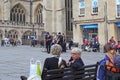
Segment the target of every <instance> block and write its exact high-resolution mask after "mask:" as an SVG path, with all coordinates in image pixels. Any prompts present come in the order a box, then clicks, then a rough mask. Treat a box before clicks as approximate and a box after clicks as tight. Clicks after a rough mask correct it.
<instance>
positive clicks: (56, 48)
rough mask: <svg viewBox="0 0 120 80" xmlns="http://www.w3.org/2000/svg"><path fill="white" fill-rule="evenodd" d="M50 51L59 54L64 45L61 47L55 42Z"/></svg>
mask: <svg viewBox="0 0 120 80" xmlns="http://www.w3.org/2000/svg"><path fill="white" fill-rule="evenodd" d="M50 52H51V53H52V54H53V55H57V56H59V55H60V53H61V52H62V47H61V46H60V45H59V44H54V45H52V46H51V50H50Z"/></svg>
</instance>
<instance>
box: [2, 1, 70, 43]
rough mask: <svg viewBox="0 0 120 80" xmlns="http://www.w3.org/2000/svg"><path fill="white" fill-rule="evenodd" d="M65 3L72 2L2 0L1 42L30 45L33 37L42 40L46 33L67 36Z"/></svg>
mask: <svg viewBox="0 0 120 80" xmlns="http://www.w3.org/2000/svg"><path fill="white" fill-rule="evenodd" d="M65 1H72V0H0V2H1V3H0V40H2V39H4V38H9V39H14V40H20V41H21V42H22V43H23V44H30V42H31V37H32V38H36V39H37V40H41V39H42V38H43V35H44V33H45V32H46V31H48V32H50V33H53V32H54V33H58V32H61V33H64V34H66V20H68V19H66V7H68V6H67V5H66V4H67V3H66V2H65ZM65 3H66V4H65ZM70 17H72V15H71V16H70ZM71 27H72V25H71ZM71 31H72V29H71ZM71 31H70V32H71ZM68 33H69V32H68Z"/></svg>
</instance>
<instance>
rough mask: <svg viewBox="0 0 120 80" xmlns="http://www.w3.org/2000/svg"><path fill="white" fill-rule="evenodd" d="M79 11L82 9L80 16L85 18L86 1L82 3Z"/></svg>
mask: <svg viewBox="0 0 120 80" xmlns="http://www.w3.org/2000/svg"><path fill="white" fill-rule="evenodd" d="M79 9H80V16H84V15H85V3H84V0H82V1H80V3H79Z"/></svg>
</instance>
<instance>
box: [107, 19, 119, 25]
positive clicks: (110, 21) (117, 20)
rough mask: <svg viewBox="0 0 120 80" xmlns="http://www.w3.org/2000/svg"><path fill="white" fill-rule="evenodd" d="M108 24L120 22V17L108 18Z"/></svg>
mask: <svg viewBox="0 0 120 80" xmlns="http://www.w3.org/2000/svg"><path fill="white" fill-rule="evenodd" d="M107 22H108V24H110V23H117V22H120V19H114V20H107Z"/></svg>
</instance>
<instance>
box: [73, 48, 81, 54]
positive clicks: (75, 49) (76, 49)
mask: <svg viewBox="0 0 120 80" xmlns="http://www.w3.org/2000/svg"><path fill="white" fill-rule="evenodd" d="M74 51H75V52H77V53H78V54H80V55H81V53H82V49H79V48H73V49H72V51H71V52H74Z"/></svg>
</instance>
